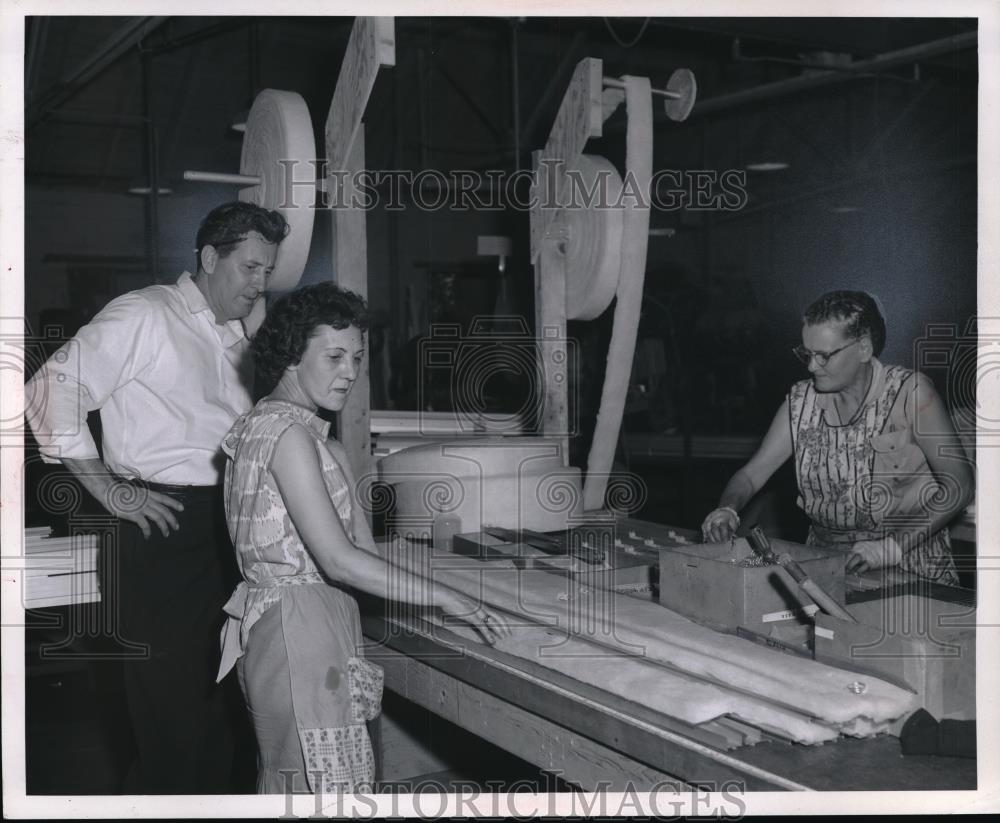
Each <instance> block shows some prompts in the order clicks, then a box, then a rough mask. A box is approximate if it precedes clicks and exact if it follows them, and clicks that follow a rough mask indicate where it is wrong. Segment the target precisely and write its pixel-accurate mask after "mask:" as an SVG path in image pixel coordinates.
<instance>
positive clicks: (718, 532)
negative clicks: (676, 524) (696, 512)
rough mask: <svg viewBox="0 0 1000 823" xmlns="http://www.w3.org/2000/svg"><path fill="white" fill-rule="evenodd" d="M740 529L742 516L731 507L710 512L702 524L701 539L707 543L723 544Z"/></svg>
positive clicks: (721, 507)
mask: <svg viewBox="0 0 1000 823" xmlns="http://www.w3.org/2000/svg"><path fill="white" fill-rule="evenodd" d="M739 527H740V516H739V515H738V514H737V513H736V510H735V509H731V508H730V507H729V506H720V507H719V508H717V509H715V510H713V511H710V512H709V513H708V517H706V518H705V520H704V521H703V522H702V524H701V537H702V540H703V541H704V542H706V543H722V542H723V541H725V540H728V539H729V538H730V537H732V536H733V535H734V534H736V530H737V529H738V528H739Z"/></svg>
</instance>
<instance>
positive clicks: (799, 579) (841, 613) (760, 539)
mask: <svg viewBox="0 0 1000 823" xmlns="http://www.w3.org/2000/svg"><path fill="white" fill-rule="evenodd" d="M747 542H749V543H750V547H751V548H752V549H753V550H754V551H755V552H757V554H759V555H760V556H761V557H763V558H764V559H765V560H766V561H767V562H768V563H774V564H776V565H778V566H781V567H782V568H783V569H784V570H785V571H786V572H788V573H789V574H790V575H791V576H792V579H793V580H794V581H795V582H796V583H798V585H799V588H800V589H802V591H804V592H805V593H806V594H808V595H809V596H810V597H811V598H812V599H813V600H814V601H815V602H816V604H817V605H818V606H819V607H820V608H821V609H822V610H823V611H825V612H826V613H827V614H831V615H833V616H834V617H839V618H840V619H841V620H846V621H848V622H850V623H857V622H858V620H857V618H855V617H854V615H853V614H851V613H850V612H849V611H847V609H845V608H844V607H843V606H841V605H840V604H839V603H838V602H837V601H836V600H834V599H833V598H832V597H830V595H828V594H827V593H826V592H825V591H823V589H821V588H820V586H819V584H818V583H817V582H816V581H814V580H813V579H812V578H810V577H809V575H808V574H806V572H805V570H804V569H803V568H802V567H801V566H800V565H799V564H798V563H796V562H795V561H794V560H792V558H791V557H789V556H788V555H787V554H781V555H778V554H775V553H774V549H772V548H771V541H770V540H768V539H767V535H766V534H764V532H763V531H762V530H761V528H760V526H754V527H753V528H752V529H751V530H750V533H749V534H748V535H747Z"/></svg>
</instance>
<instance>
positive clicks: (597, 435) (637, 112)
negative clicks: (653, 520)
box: [583, 76, 653, 511]
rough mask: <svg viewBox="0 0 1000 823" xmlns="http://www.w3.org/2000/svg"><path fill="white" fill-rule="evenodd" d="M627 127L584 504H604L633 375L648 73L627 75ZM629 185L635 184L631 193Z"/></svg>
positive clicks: (644, 207) (648, 128) (645, 195)
mask: <svg viewBox="0 0 1000 823" xmlns="http://www.w3.org/2000/svg"><path fill="white" fill-rule="evenodd" d="M625 106H626V112H627V114H628V131H627V134H626V138H625V185H626V195H625V198H624V204H625V215H624V226H623V227H622V254H621V258H622V263H621V276H620V277H619V279H618V291H617V294H616V297H617V302H616V304H615V318H614V326H613V328H612V331H611V344H610V346H609V347H608V362H607V366H606V368H605V373H604V387H603V389H602V391H601V406H600V410H599V411H598V412H597V424H596V426H595V427H594V439H593V441H592V442H591V445H590V454H589V455H588V456H587V477H586V479H585V480H584V483H583V507H584V509H586V510H588V511H590V510H593V509H600V508H603V507H604V493H605V491H606V490H607V486H608V477H609V476H610V474H611V468H612V465H613V463H614V459H615V449H616V447H617V444H618V434H619V432H620V430H621V425H622V414H623V413H624V411H625V397H626V394H627V393H628V384H629V379H630V377H631V376H632V360H633V358H634V357H635V340H636V335H637V334H638V331H639V312H640V310H641V309H642V285H643V280H644V279H645V276H646V247H647V245H648V243H649V187H650V181H651V179H652V176H653V97H652V93H651V91H650V86H649V78H648V77H630V76H626V77H625ZM630 186H634V187H635V189H636V190H637V191H636V192H634V194H635V196H632V197H629V196H628V192H629V190H630Z"/></svg>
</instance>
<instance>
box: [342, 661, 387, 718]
mask: <svg viewBox="0 0 1000 823" xmlns="http://www.w3.org/2000/svg"><path fill="white" fill-rule="evenodd" d="M347 672H348V679H349V682H350V687H351V709H352V711H353V712H354V720H355V721H356V722H357V723H362V722H364V721H365V720H374V719H375V718H376V717H378V713H379V711H381V708H382V686H383V684H384V682H385V672H383V671H382V667H381V666H376V665H375V664H374V663H369V662H368V661H367V660H365V659H364V658H363V657H352V658H350V659H349V660H348V661H347Z"/></svg>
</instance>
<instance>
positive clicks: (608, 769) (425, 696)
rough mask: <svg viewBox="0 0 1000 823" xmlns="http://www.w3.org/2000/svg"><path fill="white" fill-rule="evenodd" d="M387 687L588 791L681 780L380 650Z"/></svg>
mask: <svg viewBox="0 0 1000 823" xmlns="http://www.w3.org/2000/svg"><path fill="white" fill-rule="evenodd" d="M377 659H378V663H379V665H381V666H382V667H383V668H384V669H385V685H386V688H388V689H390V690H391V691H394V692H396V693H397V694H399V695H400V696H402V697H405V698H406V699H407V700H410V701H412V702H414V703H416V704H417V705H418V706H421V707H423V708H425V709H428V710H429V711H432V712H434V714H436V715H438V716H439V717H441V718H443V719H445V720H447V721H449V722H451V723H454V724H455V725H457V726H460V727H461V728H463V729H466V730H467V731H470V732H472V733H473V734H475V735H477V736H479V737H482V738H483V739H484V740H487V741H489V742H490V743H492V744H493V745H496V746H499V747H500V748H502V749H504V750H506V751H508V752H511V753H512V754H515V755H517V756H518V757H520V758H522V759H524V760H527V761H528V762H530V763H533V764H534V765H536V766H538V767H539V768H541V769H544V770H546V771H549V772H552V773H554V774H557V775H559V776H560V777H561V778H562V779H563V780H565V781H567V782H569V783H573V784H575V785H577V786H580V787H581V788H583V789H585V790H593V789H595V788H597V787H602V788H604V789H605V790H607V791H622V790H623V789H625V788H626V786H631V787H632V788H634V789H635V790H637V791H643V790H649V789H652V788H653V787H659V788H665V786H666V784H668V783H670V784H674V785H676V787H677V790H678V791H681V790H683V789H684V788H686V786H685V785H684V784H683V783H682V781H679V780H678V779H677V778H675V777H672V776H671V775H668V774H666V773H664V772H660V771H657V770H655V769H651V768H649V767H647V766H645V765H643V764H642V763H639V762H638V761H635V760H632V759H631V758H629V757H627V756H625V755H623V754H621V753H620V752H615V751H613V750H611V749H608V748H607V747H605V746H601V745H600V744H598V743H595V742H594V741H592V740H590V739H589V738H587V737H584V736H582V735H579V734H576V733H575V732H573V731H571V730H569V729H566V728H564V727H562V726H559V725H557V724H555V723H552V722H551V721H549V720H547V719H545V718H543V717H539V716H538V715H535V714H532V713H530V712H527V711H525V710H523V709H521V708H520V707H519V706H517V705H515V704H514V703H510V702H508V701H506V700H501V699H500V698H498V697H494V696H493V695H491V694H489V693H487V692H485V691H483V690H481V689H478V688H476V687H474V686H471V685H469V684H467V683H462V682H461V681H458V680H456V679H455V678H452V677H451V676H449V675H447V674H445V673H444V672H441V671H438V670H436V669H433V668H432V667H431V666H429V665H427V664H426V663H423V662H421V661H420V660H418V659H415V658H411V657H407V656H406V655H404V654H402V653H400V652H395V651H392V650H389V649H386V650H384V651H380V652H379V655H378V658H377Z"/></svg>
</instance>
